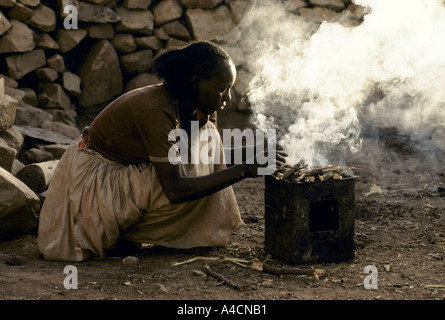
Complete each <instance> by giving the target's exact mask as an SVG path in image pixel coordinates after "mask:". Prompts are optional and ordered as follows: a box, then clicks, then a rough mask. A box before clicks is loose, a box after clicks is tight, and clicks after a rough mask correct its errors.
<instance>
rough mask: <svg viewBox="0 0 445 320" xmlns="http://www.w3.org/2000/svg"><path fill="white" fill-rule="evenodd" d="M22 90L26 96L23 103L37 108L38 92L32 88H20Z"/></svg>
mask: <svg viewBox="0 0 445 320" xmlns="http://www.w3.org/2000/svg"><path fill="white" fill-rule="evenodd" d="M20 90H21V91H22V92H23V93H24V94H25V95H24V96H23V98H22V102H23V103H25V104H28V105H30V106H33V107H36V106H37V95H36V92H35V91H34V90H33V89H31V88H20Z"/></svg>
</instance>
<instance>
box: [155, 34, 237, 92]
mask: <svg viewBox="0 0 445 320" xmlns="http://www.w3.org/2000/svg"><path fill="white" fill-rule="evenodd" d="M224 61H231V58H230V56H229V54H228V53H227V52H226V51H225V50H224V49H223V48H221V47H220V46H218V45H217V44H214V43H212V42H209V41H197V42H193V43H191V44H189V45H188V46H186V47H184V48H180V49H170V50H168V51H166V52H164V53H162V54H161V55H160V56H158V57H157V58H156V59H155V61H154V71H155V73H156V74H157V75H158V77H159V78H162V79H164V80H165V83H166V85H167V87H168V88H170V89H171V90H173V92H174V93H175V94H176V95H178V96H184V95H189V94H193V87H192V81H191V79H192V77H193V76H199V77H202V78H205V79H210V78H212V77H214V76H215V75H216V74H217V73H218V72H219V71H221V70H220V69H221V65H222V63H223V62H224Z"/></svg>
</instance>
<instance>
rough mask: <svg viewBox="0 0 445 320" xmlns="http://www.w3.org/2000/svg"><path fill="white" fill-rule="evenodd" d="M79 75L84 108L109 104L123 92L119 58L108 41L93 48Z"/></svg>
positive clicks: (99, 42) (102, 41)
mask: <svg viewBox="0 0 445 320" xmlns="http://www.w3.org/2000/svg"><path fill="white" fill-rule="evenodd" d="M79 75H80V78H81V81H82V94H81V96H80V99H79V104H80V105H82V106H84V107H88V106H93V105H97V104H100V103H104V102H107V101H109V100H110V99H112V98H114V97H115V96H117V95H119V94H120V93H121V92H122V90H123V79H122V72H121V69H120V63H119V58H118V56H117V53H116V50H115V49H114V47H113V46H112V45H111V43H110V42H109V41H108V40H99V41H98V42H97V43H96V44H95V45H94V46H93V48H92V49H91V50H90V52H89V54H88V56H87V58H86V59H85V61H84V63H83V65H82V66H81V69H80V72H79Z"/></svg>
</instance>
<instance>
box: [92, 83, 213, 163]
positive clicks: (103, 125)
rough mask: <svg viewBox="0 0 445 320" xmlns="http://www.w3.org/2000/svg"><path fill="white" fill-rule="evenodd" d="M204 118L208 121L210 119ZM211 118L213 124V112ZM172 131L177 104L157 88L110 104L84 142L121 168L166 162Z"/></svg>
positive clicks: (122, 97)
mask: <svg viewBox="0 0 445 320" xmlns="http://www.w3.org/2000/svg"><path fill="white" fill-rule="evenodd" d="M198 114H199V113H198ZM205 117H206V119H205V121H207V120H208V119H209V117H208V116H205ZM210 118H211V120H212V121H214V122H215V121H216V112H215V114H213V115H212V116H211V117H210ZM202 121H203V119H200V122H202ZM205 121H204V122H205ZM175 128H179V119H178V116H177V112H176V103H175V101H173V100H172V99H171V98H170V96H169V95H168V93H167V91H166V90H165V88H164V86H163V85H162V84H157V85H152V86H146V87H142V88H139V89H135V90H132V91H130V92H127V93H125V94H123V95H122V96H120V97H118V98H117V99H115V100H114V101H113V102H111V103H110V104H109V105H108V106H107V107H106V108H105V109H104V110H102V112H101V113H100V114H99V115H98V116H97V117H96V118H95V119H94V121H93V122H92V123H91V125H90V126H89V127H88V139H87V141H88V146H89V147H91V148H92V149H93V150H95V151H97V152H99V153H100V154H101V155H103V156H104V157H106V158H108V159H110V160H114V161H117V162H119V163H121V164H125V165H128V164H140V163H142V162H167V161H169V160H168V152H169V150H170V148H171V147H172V146H173V145H174V144H175V141H169V139H168V136H169V134H170V132H171V130H173V129H175Z"/></svg>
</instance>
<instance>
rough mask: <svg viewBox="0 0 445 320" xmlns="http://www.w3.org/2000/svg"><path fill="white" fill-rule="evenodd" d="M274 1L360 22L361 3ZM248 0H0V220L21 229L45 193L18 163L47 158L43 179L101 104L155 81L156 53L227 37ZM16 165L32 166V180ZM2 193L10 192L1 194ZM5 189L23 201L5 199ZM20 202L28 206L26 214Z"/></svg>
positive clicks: (293, 9) (309, 17) (304, 12)
mask: <svg viewBox="0 0 445 320" xmlns="http://www.w3.org/2000/svg"><path fill="white" fill-rule="evenodd" d="M261 1H262V0H261ZM265 1H268V0H265ZM274 1H275V0H274ZM277 1H278V0H277ZM282 2H283V4H284V6H285V8H286V10H287V11H289V14H295V15H298V16H301V17H302V19H305V20H306V21H308V22H310V23H314V24H319V23H321V22H323V21H325V20H328V21H333V20H342V19H343V20H344V19H345V17H346V19H349V20H350V21H354V22H355V23H360V19H362V17H363V10H358V7H357V6H355V5H354V4H352V3H351V1H350V0H304V1H303V0H286V1H282ZM253 3H254V1H253V0H84V1H80V0H0V61H1V64H0V167H2V168H3V169H2V170H0V186H1V188H0V189H2V190H1V194H0V224H2V222H1V219H2V218H4V217H7V218H5V219H11V217H10V215H11V214H17V212H21V214H20V216H18V217H20V219H22V220H23V221H28V222H23V223H22V225H23V226H26V230H25V229H24V230H22V231H28V230H29V229H32V226H33V225H35V222H36V219H35V218H36V209H35V207H36V206H35V199H36V197H35V196H29V194H34V195H35V194H37V195H39V196H40V199H44V189H45V188H43V189H38V190H29V189H27V188H26V187H27V186H26V185H24V184H23V183H22V182H26V183H28V182H29V181H32V180H35V179H36V176H39V174H36V170H35V169H33V170H25V169H26V167H28V166H30V165H32V164H34V163H45V164H48V163H49V165H43V166H40V167H44V168H45V170H42V171H44V172H43V173H42V174H40V176H39V178H40V179H42V180H43V182H44V183H43V185H44V186H47V185H48V183H49V181H47V180H48V176H51V175H48V174H47V171H48V170H49V171H51V170H53V169H54V168H55V165H56V163H54V162H53V161H57V160H58V159H59V158H60V157H61V155H62V154H63V152H64V151H65V150H66V148H67V146H68V144H69V143H70V142H71V141H73V139H75V138H76V137H78V136H79V133H80V130H81V128H82V127H83V126H84V125H85V124H87V123H88V122H89V121H90V120H91V119H92V118H93V117H94V116H95V115H96V114H97V113H98V112H99V111H100V110H102V109H103V108H104V106H106V105H107V104H108V103H109V102H110V101H111V100H112V99H114V98H115V97H117V96H118V95H120V94H122V93H124V92H126V91H129V90H131V89H134V88H137V87H140V86H144V85H148V84H153V83H157V82H159V79H157V78H156V76H154V75H153V74H152V73H151V71H152V62H153V59H154V58H155V57H156V55H157V54H159V53H160V52H161V51H162V50H163V49H165V48H171V47H176V46H181V45H184V44H186V43H187V42H189V41H192V40H210V41H215V42H218V43H220V44H223V45H224V44H228V43H231V42H233V41H235V40H234V38H233V35H234V34H235V33H236V29H237V26H238V25H239V24H240V22H241V21H242V19H243V16H244V15H245V13H246V12H248V10H249V8H250V6H251V5H252V4H253ZM238 41H239V40H238ZM232 46H233V43H232ZM245 83H246V80H244V81H243V79H242V77H241V79H240V80H239V84H237V85H236V86H235V88H234V94H233V96H234V99H233V101H234V102H233V104H232V106H231V107H233V108H237V109H238V110H248V103H246V102H245V100H243V99H242V97H243V95H244V94H245V92H244V91H245ZM23 170H25V172H30V171H32V172H33V174H34V176H33V177H32V179H30V178H26V174H24V173H23V172H24V171H23ZM39 170H40V169H37V171H38V172H40V171H39ZM16 177H20V178H21V180H18V179H17V178H16ZM28 187H30V185H29V183H28ZM4 190H9V191H10V194H9V196H8V197H9V198H6V196H5V195H6V194H8V193H7V192H4ZM11 194H13V195H14V196H12V198H14V199H17V201H18V199H27V201H23V203H20V204H16V203H14V204H13V205H12V204H11V201H13V200H12V199H11V197H10V195H11ZM17 194H22V195H23V196H18V195H17ZM29 201H32V202H33V203H34V204H33V205H29V203H27V202H29ZM8 208H9V217H8V215H7V213H8ZM11 208H13V209H11ZM17 208H19V209H17ZM21 208H28V209H29V210H30V211H29V215H28V219H26V218H24V216H26V214H23V210H22V209H21ZM8 221H10V220H8ZM12 225H13V226H14V227H11V228H13V229H14V228H17V225H15V224H12ZM16 231H17V230H16V229H14V231H11V230H9V231H8V230H2V229H0V238H1V236H2V235H1V233H2V232H3V234H10V233H11V232H12V234H14V233H16Z"/></svg>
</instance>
